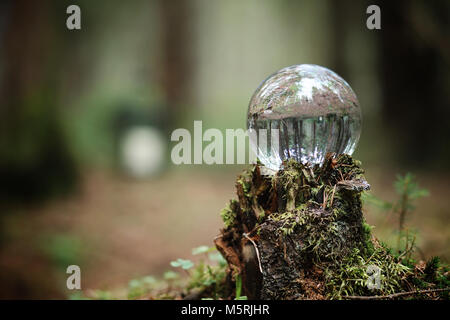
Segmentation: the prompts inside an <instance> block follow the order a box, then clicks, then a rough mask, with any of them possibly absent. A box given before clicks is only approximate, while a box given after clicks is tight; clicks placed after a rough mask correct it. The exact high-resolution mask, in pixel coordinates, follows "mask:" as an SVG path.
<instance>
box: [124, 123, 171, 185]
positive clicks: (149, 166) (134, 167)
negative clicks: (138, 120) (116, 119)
mask: <svg viewBox="0 0 450 320" xmlns="http://www.w3.org/2000/svg"><path fill="white" fill-rule="evenodd" d="M166 148H167V146H166V143H165V141H164V136H163V135H162V133H161V132H160V131H159V130H157V129H155V128H152V127H150V126H136V127H131V128H130V129H129V130H128V131H126V132H125V134H124V135H123V137H122V139H121V143H120V152H121V161H122V165H123V166H124V167H125V169H126V170H127V171H128V173H129V174H131V175H133V176H135V177H137V178H143V177H146V176H152V175H155V174H157V173H158V172H160V171H161V170H162V168H163V166H164V161H165V160H166V159H165V158H166Z"/></svg>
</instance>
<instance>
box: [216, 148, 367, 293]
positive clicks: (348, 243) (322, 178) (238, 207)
mask: <svg viewBox="0 0 450 320" xmlns="http://www.w3.org/2000/svg"><path fill="white" fill-rule="evenodd" d="M236 189H237V195H238V200H232V201H231V202H230V204H229V205H228V206H227V208H225V209H224V210H223V211H222V213H221V215H222V218H223V220H224V223H225V228H224V229H222V230H221V234H220V235H219V236H218V237H217V238H216V239H215V245H216V247H217V249H218V250H219V251H220V252H221V254H222V255H223V256H224V258H225V259H226V260H227V262H228V266H229V269H228V272H229V274H230V275H231V277H229V278H232V277H236V276H240V277H241V279H242V292H243V294H245V295H246V296H247V297H248V298H249V299H321V298H324V297H325V295H326V283H325V278H326V274H325V273H326V270H327V266H332V265H336V264H338V263H339V262H340V261H342V260H343V259H345V258H346V257H347V256H348V255H350V254H352V252H354V250H355V249H357V250H358V252H362V253H364V252H366V251H367V250H371V248H372V242H371V235H370V228H367V227H366V225H365V222H364V218H363V214H362V210H361V207H362V206H361V198H360V194H361V192H362V191H363V190H367V189H369V184H368V183H367V182H366V181H365V179H364V176H363V169H362V168H361V164H360V162H359V161H356V160H353V159H352V158H351V157H350V156H348V155H339V156H335V155H334V154H328V155H327V157H326V160H325V162H324V164H323V165H322V167H319V166H317V165H316V166H314V167H313V166H309V165H304V164H300V163H297V162H295V161H294V160H289V161H286V162H285V163H284V166H283V169H282V170H280V171H278V172H277V173H276V174H275V175H262V174H261V166H260V165H259V164H257V165H254V166H253V167H252V168H251V169H249V170H247V171H244V173H242V174H241V175H240V176H239V177H238V179H237V182H236Z"/></svg>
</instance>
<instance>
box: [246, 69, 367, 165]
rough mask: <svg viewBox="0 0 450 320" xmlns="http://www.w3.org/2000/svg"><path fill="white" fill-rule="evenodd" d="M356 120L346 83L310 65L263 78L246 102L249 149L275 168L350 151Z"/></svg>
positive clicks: (355, 104)
mask: <svg viewBox="0 0 450 320" xmlns="http://www.w3.org/2000/svg"><path fill="white" fill-rule="evenodd" d="M361 123H362V115H361V109H360V106H359V102H358V99H357V97H356V95H355V93H354V92H353V90H352V88H351V87H350V86H349V84H348V83H347V82H346V81H345V80H344V79H342V78H341V77H340V76H338V75H337V74H336V73H334V72H333V71H331V70H329V69H327V68H324V67H321V66H318V65H311V64H301V65H293V66H290V67H286V68H284V69H281V70H279V71H278V72H276V73H274V74H272V75H271V76H269V77H268V78H267V79H266V80H264V81H263V82H262V83H261V84H260V85H259V87H258V88H257V89H256V91H255V93H254V94H253V96H252V98H251V100H250V104H249V107H248V117H247V128H248V129H249V132H250V146H251V148H252V150H253V152H255V154H256V155H257V157H258V159H259V160H260V161H261V163H262V164H264V165H265V166H266V167H267V168H269V169H272V170H275V171H276V170H279V169H280V168H281V166H282V162H283V160H285V159H290V158H292V159H295V160H297V161H298V162H301V163H304V164H306V163H309V164H312V165H314V164H318V165H321V164H322V163H323V161H324V160H325V156H326V155H327V153H329V152H334V153H336V154H342V153H346V154H349V155H351V154H352V153H353V151H354V150H355V148H356V145H357V143H358V140H359V136H360V133H361ZM252 131H253V133H255V134H251V133H252Z"/></svg>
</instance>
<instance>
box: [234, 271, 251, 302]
mask: <svg viewBox="0 0 450 320" xmlns="http://www.w3.org/2000/svg"><path fill="white" fill-rule="evenodd" d="M241 293H242V277H241V275H240V274H238V275H237V276H236V296H235V298H234V300H248V299H247V296H242V295H241Z"/></svg>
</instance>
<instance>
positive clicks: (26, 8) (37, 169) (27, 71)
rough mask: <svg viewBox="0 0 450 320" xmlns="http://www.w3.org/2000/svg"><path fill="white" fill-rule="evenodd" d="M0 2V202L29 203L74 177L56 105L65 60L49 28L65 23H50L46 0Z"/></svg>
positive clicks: (67, 182) (51, 19) (54, 34)
mask: <svg viewBox="0 0 450 320" xmlns="http://www.w3.org/2000/svg"><path fill="white" fill-rule="evenodd" d="M3 5H4V6H5V7H4V9H5V11H4V14H5V20H6V23H5V24H4V26H3V27H4V30H2V38H1V46H2V55H3V57H2V60H3V72H2V74H1V90H0V97H1V99H2V104H1V107H0V117H1V119H2V125H1V127H0V180H1V181H2V183H1V186H0V200H4V201H5V200H6V201H10V200H22V201H31V200H37V199H39V198H41V197H45V196H47V195H49V194H50V193H54V192H59V191H61V190H63V189H66V188H67V187H69V186H71V185H72V184H73V182H74V181H75V176H76V175H75V169H74V163H73V161H72V158H71V156H70V154H69V152H68V150H67V147H66V145H65V140H64V137H63V134H62V130H61V128H60V126H59V118H58V105H57V103H58V101H57V99H58V88H59V86H58V84H59V81H60V79H58V71H59V70H60V68H61V67H62V63H65V61H64V60H63V59H62V57H61V56H60V50H59V49H60V48H59V46H58V44H59V43H58V39H57V38H58V32H57V31H55V30H57V28H64V27H65V25H64V23H60V24H58V25H57V26H55V25H52V23H53V22H55V21H58V20H56V19H55V18H54V17H53V16H52V13H53V11H52V7H51V2H50V1H40V2H36V1H26V0H19V1H9V2H7V3H4V4H3ZM60 14H61V15H62V17H64V16H65V11H63V12H61V13H60ZM62 21H64V20H62Z"/></svg>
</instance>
